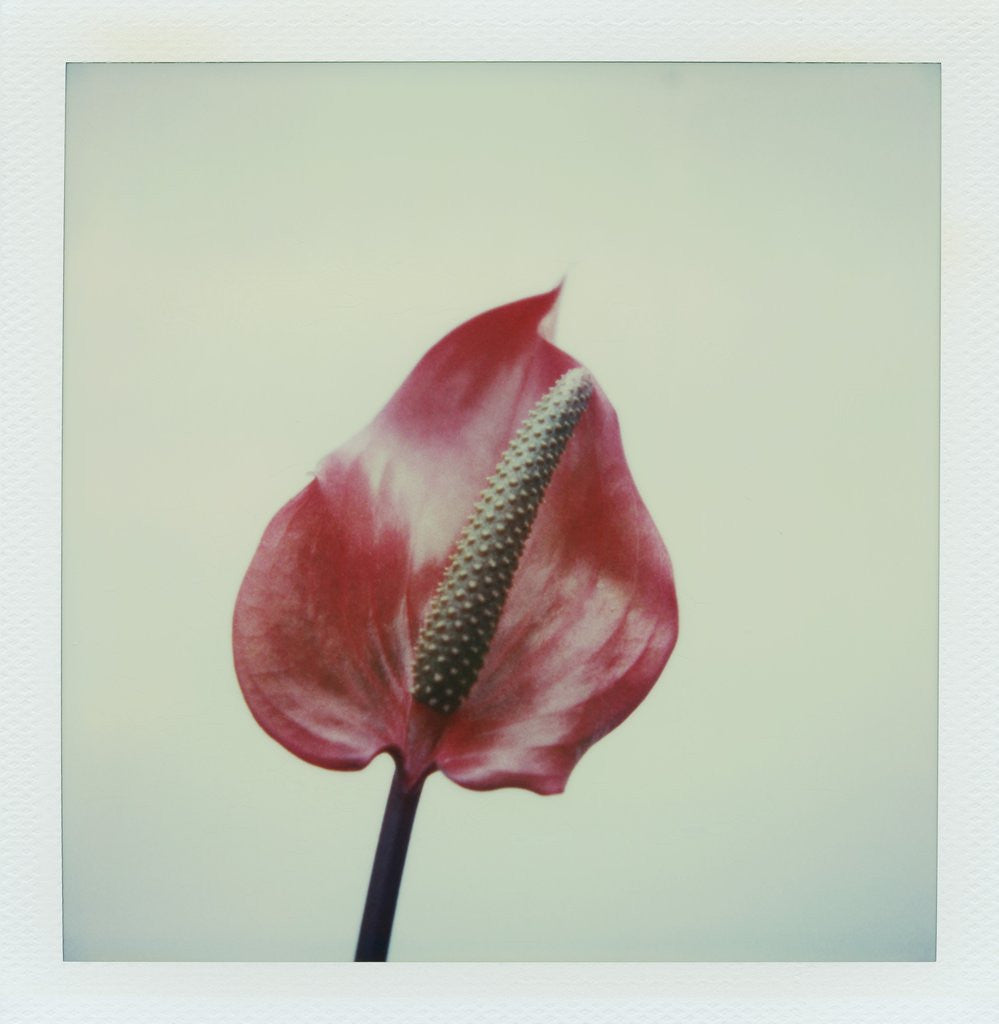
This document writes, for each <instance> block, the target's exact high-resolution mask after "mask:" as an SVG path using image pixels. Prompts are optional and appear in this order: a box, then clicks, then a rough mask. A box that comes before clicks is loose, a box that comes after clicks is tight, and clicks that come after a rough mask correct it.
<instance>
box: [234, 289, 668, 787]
mask: <svg viewBox="0 0 999 1024" xmlns="http://www.w3.org/2000/svg"><path fill="white" fill-rule="evenodd" d="M557 296H558V290H556V291H554V292H550V293H548V294H546V295H541V296H537V297H535V298H531V299H525V300H523V301H521V302H515V303H512V304H510V305H507V306H502V307H500V308H499V309H495V310H492V311H490V312H488V313H485V314H483V315H481V316H479V317H476V318H475V319H473V320H470V321H468V322H467V323H465V324H463V325H462V326H461V327H459V328H457V330H455V331H453V332H452V333H451V334H449V335H448V336H447V337H446V338H444V340H443V341H441V342H440V343H438V344H437V345H436V346H434V348H432V349H431V350H430V351H429V352H428V353H427V355H426V356H425V357H424V358H423V359H422V360H421V361H420V363H419V364H418V365H417V367H416V368H415V369H414V370H413V372H412V373H411V374H410V376H409V377H408V378H407V380H406V381H405V382H404V384H403V385H402V387H400V388H399V390H398V391H397V392H396V394H395V395H394V396H393V398H392V400H391V401H390V402H389V404H388V405H387V406H386V408H385V409H384V410H383V411H382V412H381V413H380V415H379V416H378V417H377V418H376V419H375V420H374V422H373V423H372V424H371V425H370V426H369V427H368V428H367V429H366V430H364V431H362V432H361V433H360V434H359V435H358V436H357V437H355V438H354V439H353V440H352V441H350V442H349V443H348V444H347V445H345V446H344V447H343V448H341V449H339V450H338V451H336V452H334V453H333V454H332V455H330V456H328V457H327V458H326V460H325V461H324V462H323V464H322V466H321V467H320V470H319V473H318V477H317V479H316V480H315V481H313V482H312V483H311V484H310V485H309V486H308V487H306V488H305V490H303V491H302V492H301V493H300V494H299V495H298V496H297V497H296V498H294V499H293V500H292V501H291V502H290V503H289V504H288V505H286V506H285V507H284V508H283V509H282V510H281V511H280V512H279V513H278V515H277V516H276V517H275V519H274V520H273V522H272V523H271V524H270V526H269V527H268V529H267V531H266V533H265V534H264V538H263V540H262V541H261V544H260V547H259V549H258V551H257V553H256V554H255V556H254V558H253V561H252V563H251V565H250V568H249V570H248V572H247V575H246V579H245V580H244V583H243V586H242V588H241V590H240V594H239V598H238V600H237V604H236V614H235V620H234V628H233V638H234V651H235V659H236V671H237V675H238V677H239V680H240V684H241V686H242V688H243V692H244V695H245V696H246V700H247V703H248V704H249V706H250V708H251V710H252V711H253V714H254V715H255V717H256V718H257V720H258V722H259V723H260V724H261V725H262V726H263V728H264V729H265V730H267V732H269V733H270V734H271V735H272V736H274V738H275V739H277V740H279V741H280V742H281V743H283V744H284V745H285V746H286V747H287V748H288V749H289V750H291V751H292V752H293V753H295V754H297V755H298V756H299V757H303V758H305V759H306V760H308V761H312V762H313V763H315V764H319V765H322V766H324V767H328V768H340V769H354V768H360V767H363V766H364V765H365V764H367V763H368V761H370V760H371V758H372V757H374V756H375V755H376V754H378V753H379V752H381V751H384V750H388V751H391V752H392V754H393V756H394V757H395V758H396V760H397V761H398V762H399V764H401V765H402V767H403V769H404V771H405V774H406V777H407V779H408V780H409V781H410V782H411V783H412V782H415V781H416V780H417V779H418V778H420V777H422V776H424V775H425V774H427V773H428V772H429V771H432V770H433V769H434V768H439V769H440V770H441V771H443V772H444V773H445V774H446V775H448V776H449V777H450V778H451V779H453V780H454V781H455V782H458V783H460V784H461V785H463V786H468V787H470V788H473V789H493V788H496V787H499V786H521V787H524V788H527V789H532V790H534V791H536V792H539V793H554V792H559V791H561V790H562V789H563V788H564V786H565V782H566V779H567V778H568V775H569V773H570V772H571V770H572V768H573V767H574V765H575V764H576V762H577V761H578V760H579V758H580V757H581V756H582V754H583V753H584V752H585V751H586V749H587V748H588V747H589V746H591V745H592V744H593V743H594V742H596V740H598V739H600V737H601V736H604V735H606V733H608V732H609V731H610V730H611V729H613V728H614V727H615V726H616V725H618V724H619V723H620V722H621V721H622V720H623V719H624V718H625V717H627V715H628V714H630V712H631V711H632V710H633V709H634V708H635V707H636V706H637V705H638V703H639V702H640V701H641V700H642V699H643V698H644V696H645V695H646V693H647V692H648V691H649V689H650V688H651V686H652V684H653V683H654V682H655V680H656V679H657V678H658V676H659V674H660V672H661V671H662V669H663V666H664V665H665V663H666V660H667V658H668V657H669V654H670V652H671V650H672V648H673V645H674V643H675V641H676V633H677V607H676V597H675V593H674V589H673V579H672V572H671V569H670V563H669V557H668V555H667V554H666V549H665V547H664V546H663V543H662V540H661V539H660V537H659V535H658V533H657V531H656V529H655V527H654V525H653V524H652V521H651V518H650V517H649V514H648V512H647V510H646V508H645V506H644V505H643V504H642V501H641V499H640V498H639V496H638V492H637V490H636V488H635V484H634V481H633V480H632V478H631V475H630V473H629V472H628V468H627V465H626V463H625V460H624V454H623V452H622V450H621V441H620V434H619V431H618V426H617V418H616V416H615V415H614V411H613V409H612V408H611V406H610V403H609V402H608V401H607V399H606V397H605V396H604V394H603V392H602V391H601V390H600V389H599V388H595V389H594V392H593V395H592V397H591V399H590V403H589V406H588V408H587V409H586V411H585V412H584V414H583V416H582V418H581V420H580V422H579V424H578V426H577V427H576V430H575V432H574V434H573V436H572V438H571V440H570V442H569V445H568V447H567V448H566V451H565V454H564V455H563V457H562V460H561V462H560V463H559V465H558V468H557V469H556V471H555V474H554V476H553V478H552V482H551V484H550V486H549V488H548V491H547V493H546V495H545V498H544V501H543V502H542V504H541V508H540V511H539V513H538V517H537V519H536V521H535V523H534V527H533V529H532V531H531V534H530V537H529V539H528V541H527V545H526V547H525V549H524V552H523V556H522V558H521V561H520V565H519V568H518V569H517V573H516V575H515V577H514V582H513V586H512V588H511V590H510V593H509V596H508V599H507V602H506V605H505V607H504V609H503V612H502V615H501V616H500V620H499V625H498V628H497V631H496V634H495V636H494V638H493V641H492V644H491V646H490V648H489V651H488V654H487V656H486V661H485V664H484V665H483V668H482V671H481V672H480V674H479V676H478V678H477V680H476V682H475V684H474V686H473V687H472V690H471V693H470V694H469V696H468V699H467V700H466V701H465V703H464V704H462V706H461V707H460V708H459V709H458V710H457V711H456V712H454V713H453V714H452V715H450V716H447V717H445V716H443V715H440V714H438V713H437V712H434V711H432V710H430V709H428V708H426V707H424V706H423V705H422V704H420V703H417V702H414V701H413V699H412V698H411V697H410V695H409V687H410V683H411V682H412V662H413V649H414V646H415V643H416V639H417V635H418V633H419V628H420V624H421V622H422V618H423V614H424V612H425V610H426V608H427V605H428V603H429V601H430V598H431V596H432V594H433V591H434V588H435V587H436V585H437V583H438V582H439V581H440V578H441V576H442V573H443V570H444V567H445V564H446V561H447V558H448V555H449V554H450V552H451V550H452V548H453V546H454V544H455V541H456V539H457V537H458V534H459V533H460V531H461V528H462V526H463V525H464V523H465V521H466V520H467V518H468V516H469V513H470V512H471V510H472V506H473V504H474V503H475V501H476V499H477V498H478V496H479V494H480V492H481V490H482V488H483V487H484V485H485V482H486V479H487V477H488V476H489V475H490V474H491V473H492V471H493V470H494V468H495V466H496V463H497V462H498V461H499V458H500V456H501V455H502V453H503V451H504V449H505V448H506V446H507V444H508V442H509V440H510V438H511V437H512V436H513V434H514V433H515V432H516V430H517V427H518V426H519V425H520V423H521V421H522V420H523V419H524V418H525V416H527V414H528V413H529V412H530V410H531V408H532V407H533V406H534V404H535V403H536V401H537V400H538V399H539V398H540V397H541V395H542V394H543V393H544V392H545V391H546V390H547V389H548V388H549V387H550V386H551V385H552V384H553V383H554V382H555V381H556V380H557V379H558V378H559V377H560V376H561V375H562V374H563V373H565V372H566V371H567V370H569V369H571V368H572V367H573V366H576V365H578V364H577V363H576V362H575V361H574V360H573V359H571V358H570V357H569V356H568V355H566V353H564V352H562V351H560V350H559V349H557V348H555V347H554V346H553V345H551V344H550V343H549V342H548V341H547V340H545V338H544V336H543V334H542V322H543V321H544V320H545V318H546V317H547V316H548V314H550V313H551V312H552V310H553V307H554V304H555V300H556V298H557Z"/></svg>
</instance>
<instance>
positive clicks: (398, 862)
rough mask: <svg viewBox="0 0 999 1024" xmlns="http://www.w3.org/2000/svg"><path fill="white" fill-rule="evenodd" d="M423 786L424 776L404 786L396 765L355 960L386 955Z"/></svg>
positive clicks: (376, 958)
mask: <svg viewBox="0 0 999 1024" xmlns="http://www.w3.org/2000/svg"><path fill="white" fill-rule="evenodd" d="M422 789H423V779H420V781H419V782H417V783H416V785H415V786H413V788H412V789H409V790H407V789H405V788H404V786H403V780H402V772H401V771H400V770H399V768H398V767H397V768H396V770H395V775H394V776H393V777H392V787H391V788H390V789H389V795H388V800H387V801H386V803H385V816H384V817H383V818H382V830H381V833H380V834H379V836H378V848H377V849H376V850H375V861H374V863H373V864H372V865H371V881H370V882H369V883H368V898H367V900H366V901H365V903H364V916H363V917H362V918H361V932H360V934H359V935H358V937H357V953H356V954H355V955H354V960H355V962H360V961H384V960H385V959H386V957H387V956H388V947H389V939H390V938H391V937H392V920H393V918H394V917H395V905H396V901H397V900H398V898H399V883H400V882H401V881H402V869H403V868H404V867H405V866H406V851H407V850H408V849H409V836H410V833H411V832H412V831H413V818H415V817H416V808H417V805H418V804H419V802H420V792H421V790H422Z"/></svg>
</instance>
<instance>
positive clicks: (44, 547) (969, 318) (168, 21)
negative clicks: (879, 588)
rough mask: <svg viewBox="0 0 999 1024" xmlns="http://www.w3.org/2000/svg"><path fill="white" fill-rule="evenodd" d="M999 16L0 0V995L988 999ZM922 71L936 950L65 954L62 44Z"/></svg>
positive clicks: (472, 1001) (114, 1011) (67, 47)
mask: <svg viewBox="0 0 999 1024" xmlns="http://www.w3.org/2000/svg"><path fill="white" fill-rule="evenodd" d="M997 35H999V31H997V28H996V22H995V17H994V11H993V10H991V3H990V0H953V2H951V3H949V4H945V3H943V2H942V0H889V2H887V3H881V4H877V5H873V6H872V5H870V4H862V3H857V2H853V0H850V2H846V3H843V2H839V3H833V2H830V0H825V2H817V3H814V4H786V3H774V2H772V0H754V2H749V0H746V2H736V0H708V2H699V0H673V2H669V3H656V2H653V0H625V2H623V3H619V4H616V5H609V4H596V3H588V4H584V3H582V2H574V0H550V2H548V3H545V4H543V5H540V4H534V3H532V2H530V0H507V2H506V3H503V4H499V5H492V4H488V3H485V2H468V0H465V2H461V0H455V2H452V3H447V4H442V3H434V2H433V0H410V2H406V0H395V2H391V0H374V2H369V3H356V4H349V5H345V4H331V5H325V4H321V3H308V4H306V3H301V2H295V0H291V2H285V0H257V2H255V3H249V2H237V0H231V2H225V0H223V2H219V3H208V4H206V3H197V2H193V0H143V2H141V3H140V2H138V0H103V2H102V0H77V2H74V3H68V2H63V3H56V2H54V0H37V2H34V3H26V2H23V0H22V2H17V0H12V2H10V3H5V4H4V10H3V16H2V18H0V175H2V180H0V271H2V285H0V354H2V361H3V362H2V371H0V417H2V444H0V457H2V461H3V487H2V489H0V523H2V524H3V529H2V533H0V559H2V562H0V579H2V581H3V586H2V601H3V611H4V614H3V620H2V621H3V623H4V628H3V632H2V634H0V658H2V674H0V678H2V680H3V689H2V696H0V701H2V714H0V758H2V781H0V807H2V812H3V819H2V823H0V921H2V928H0V1011H2V1013H0V1016H2V1017H3V1019H4V1020H7V1021H11V1022H12V1024H13V1022H22V1021H24V1022H26V1021H35V1020H38V1021H45V1022H46V1024H58V1022H60V1021H87V1020H100V1021H107V1022H109V1024H111V1022H117V1021H122V1022H125V1021H127V1022H129V1024H131V1022H134V1021H143V1022H156V1021H163V1022H169V1024H184V1022H188V1021H190V1022H192V1024H193V1022H197V1024H211V1022H216V1021H218V1022H222V1021H240V1022H246V1024H252V1022H256V1021H261V1022H264V1021H266V1022H270V1021H273V1020H285V1019H292V1018H294V1019H303V1018H305V1019H316V1020H320V1019H321V1020H345V1021H352V1022H354V1021H356V1022H364V1021H378V1022H379V1024H390V1022H393V1021H400V1022H402V1021H405V1022H407V1024H421V1022H424V1021H428V1022H429V1021H441V1020H448V1021H450V1020H455V1021H463V1020H469V1019H474V1020H477V1021H483V1022H494V1021H495V1022H510V1024H528V1022H534V1021H539V1022H541V1021H544V1022H549V1021H562V1020H573V1021H575V1020H579V1021H583V1020H585V1021H587V1022H588V1024H590V1022H592V1024H599V1022H602V1021H608V1022H610V1021H618V1020H622V1019H623V1020H628V1021H636V1022H645V1021H648V1022H652V1021H656V1022H666V1021H683V1022H685V1024H693V1022H697V1021H711V1022H720V1021H725V1022H732V1024H735V1022H742V1021H758V1022H766V1024H783V1022H787V1024H791V1022H794V1024H797V1022H799V1021H808V1022H809V1024H821V1022H825V1021H829V1022H832V1021H837V1022H838V1021H870V1022H872V1024H873V1022H877V1024H882V1022H884V1021H887V1020H905V1021H907V1022H913V1024H915V1022H921V1021H927V1022H929V1021H932V1022H934V1024H938V1022H941V1021H951V1020H960V1021H962V1022H966V1024H974V1022H977V1021H986V1020H995V1019H996V1017H995V1014H996V1013H997V1011H999V995H997V992H999V990H997V987H996V973H995V963H994V958H995V953H996V949H997V948H999V942H997V940H999V928H997V925H999V890H997V887H996V882H997V875H999V871H997V856H996V852H995V851H996V845H995V843H994V841H993V840H994V835H993V832H994V820H993V817H992V813H991V812H992V811H993V809H994V804H993V800H994V798H995V796H996V787H997V779H999V735H997V728H999V727H997V723H999V715H997V714H996V711H997V707H996V705H997V701H999V698H997V691H996V688H995V687H994V686H993V685H991V684H992V683H993V677H994V666H995V665H996V664H997V663H999V650H997V646H999V645H997V637H999V630H997V628H996V623H999V614H997V613H999V607H997V604H999V602H997V599H996V598H997V585H996V581H997V580H999V564H997V561H999V559H997V551H996V545H995V544H994V543H993V539H994V533H995V522H996V516H995V514H994V513H995V509H996V498H997V487H996V474H995V471H994V466H995V462H996V457H997V456H999V431H997V426H999V403H997V402H996V393H997V385H999V346H997V345H996V343H995V340H994V338H995V334H994V331H995V328H996V322H997V318H996V310H997V297H996V289H995V287H994V276H993V275H994V274H995V268H996V266H997V265H999V260H997V259H996V255H997V251H996V250H997V239H999V223H997V203H996V199H997V192H999V189H997V183H996V179H995V177H994V168H995V167H996V166H997V165H999V152H997V149H999V145H997V137H996V134H995V131H994V121H993V120H992V118H991V116H990V115H991V114H992V113H994V110H993V109H992V103H993V102H994V97H995V96H997V95H999V80H997V79H999V71H997V62H996V60H995V58H996V53H997V52H999V47H997V46H996V43H997ZM440 59H448V60H456V59H461V60H583V59H585V60H608V61H616V60H655V61H691V60H696V61H761V60H762V61H879V62H882V61H883V62H893V61H910V62H931V63H940V64H941V65H942V80H943V138H944V147H943V149H944V152H943V182H944V186H943V210H944V214H943V356H942V460H943V462H942V495H943V497H942V508H941V513H942V531H943V533H942V546H941V594H940V597H941V656H940V671H941V675H940V691H941V705H940V819H939V820H940V859H939V892H940V906H939V929H938V942H939V945H938V961H937V962H936V963H929V964H911V963H898V964H890V963H868V964H861V963H851V964H673V963H652V964H527V965H516V964H514V965H510V964H419V965H416V964H388V965H364V964H362V965H355V964H262V965H261V964H202V963H199V964H185V963H157V964H136V963H118V964H115V963H111V964H101V963H63V962H62V958H61V956H62V954H61V901H60V869H61V865H60V806H59V794H60V750H59V704H60V686H59V669H60V657H59V581H60V566H59V557H60V551H59V535H60V508H59V500H60V472H61V468H60V418H61V404H60V403H61V395H60V387H61V380H60V371H61V309H62V204H63V131H64V126H63V125H64V83H65V65H66V63H67V62H76V61H319V60H322V61H333V60H440Z"/></svg>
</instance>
